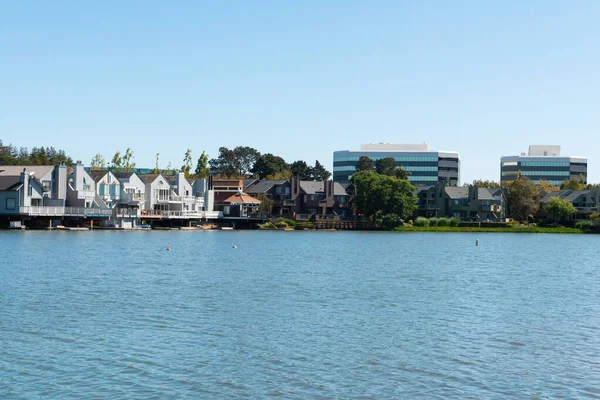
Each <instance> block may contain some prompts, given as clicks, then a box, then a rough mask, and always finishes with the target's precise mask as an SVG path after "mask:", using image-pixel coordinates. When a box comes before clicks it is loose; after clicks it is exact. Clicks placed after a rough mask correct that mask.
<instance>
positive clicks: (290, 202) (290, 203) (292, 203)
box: [283, 200, 296, 206]
mask: <svg viewBox="0 0 600 400" xmlns="http://www.w3.org/2000/svg"><path fill="white" fill-rule="evenodd" d="M283 205H284V206H295V205H296V200H283Z"/></svg>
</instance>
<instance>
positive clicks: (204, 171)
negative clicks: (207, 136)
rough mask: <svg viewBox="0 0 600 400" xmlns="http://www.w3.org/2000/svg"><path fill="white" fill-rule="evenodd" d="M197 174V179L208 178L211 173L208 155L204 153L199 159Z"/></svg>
mask: <svg viewBox="0 0 600 400" xmlns="http://www.w3.org/2000/svg"><path fill="white" fill-rule="evenodd" d="M195 172H196V177H197V178H206V177H207V176H208V173H209V172H210V169H209V168H208V155H207V154H206V152H204V151H203V152H202V154H200V157H198V163H197V164H196V171H195Z"/></svg>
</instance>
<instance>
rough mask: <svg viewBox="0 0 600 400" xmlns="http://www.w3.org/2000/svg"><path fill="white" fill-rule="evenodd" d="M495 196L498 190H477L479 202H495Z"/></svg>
mask: <svg viewBox="0 0 600 400" xmlns="http://www.w3.org/2000/svg"><path fill="white" fill-rule="evenodd" d="M495 194H496V189H489V188H477V199H478V200H495V199H494V195H495Z"/></svg>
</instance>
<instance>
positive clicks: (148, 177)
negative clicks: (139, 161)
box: [139, 174, 166, 183]
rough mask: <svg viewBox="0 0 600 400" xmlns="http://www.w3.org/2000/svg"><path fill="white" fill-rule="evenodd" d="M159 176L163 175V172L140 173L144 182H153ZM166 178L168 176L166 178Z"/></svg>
mask: <svg viewBox="0 0 600 400" xmlns="http://www.w3.org/2000/svg"><path fill="white" fill-rule="evenodd" d="M159 176H162V175H161V174H141V175H139V177H140V179H141V180H142V182H144V183H152V182H154V181H155V180H156V178H158V177H159ZM165 180H166V178H165Z"/></svg>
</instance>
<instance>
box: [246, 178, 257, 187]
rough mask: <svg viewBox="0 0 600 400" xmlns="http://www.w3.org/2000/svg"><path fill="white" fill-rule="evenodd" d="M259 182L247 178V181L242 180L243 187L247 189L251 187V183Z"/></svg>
mask: <svg viewBox="0 0 600 400" xmlns="http://www.w3.org/2000/svg"><path fill="white" fill-rule="evenodd" d="M258 181H259V180H258V179H256V178H248V179H244V187H245V188H247V187H248V186H250V185H252V184H253V183H256V182H258Z"/></svg>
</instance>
